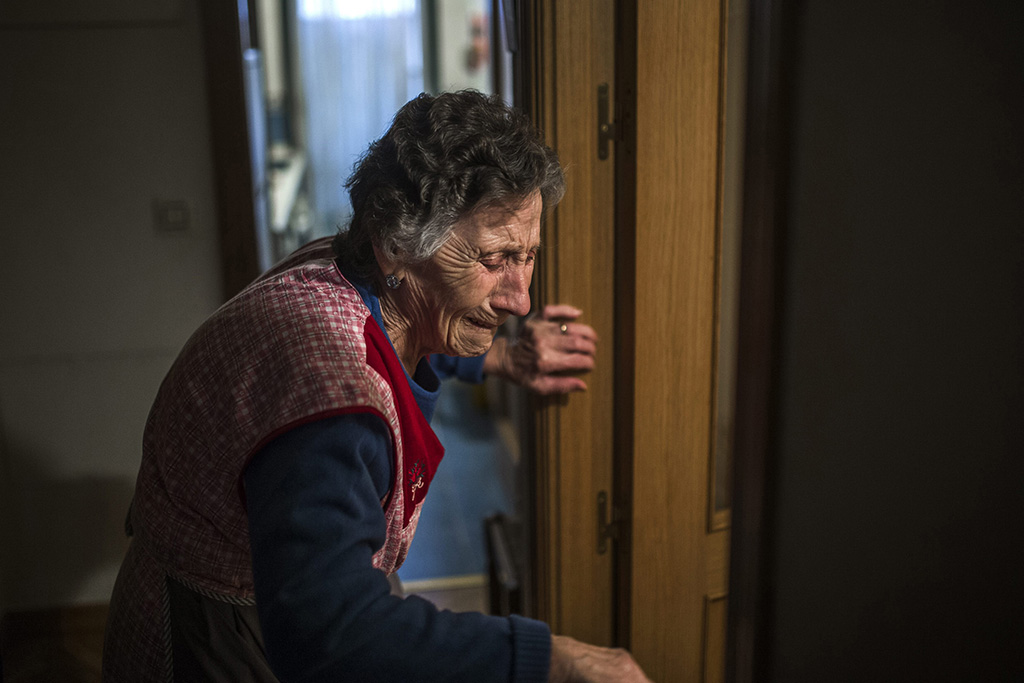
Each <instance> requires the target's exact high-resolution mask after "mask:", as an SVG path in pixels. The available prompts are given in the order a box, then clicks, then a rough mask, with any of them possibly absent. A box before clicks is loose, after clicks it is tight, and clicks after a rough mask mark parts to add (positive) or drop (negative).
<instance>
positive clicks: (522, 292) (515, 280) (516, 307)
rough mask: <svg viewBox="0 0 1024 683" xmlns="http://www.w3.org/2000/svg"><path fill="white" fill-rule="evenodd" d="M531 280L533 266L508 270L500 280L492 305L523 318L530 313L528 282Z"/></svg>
mask: <svg viewBox="0 0 1024 683" xmlns="http://www.w3.org/2000/svg"><path fill="white" fill-rule="evenodd" d="M532 279H533V265H532V264H530V265H522V266H516V267H513V268H509V269H507V270H506V272H505V277H504V278H502V282H501V285H500V290H499V291H498V293H497V294H498V296H497V297H495V299H494V300H493V301H492V305H493V306H494V307H496V308H501V309H504V310H506V311H508V312H509V313H511V314H512V315H516V316H520V317H522V316H524V315H526V314H527V313H529V312H530V281H531V280H532Z"/></svg>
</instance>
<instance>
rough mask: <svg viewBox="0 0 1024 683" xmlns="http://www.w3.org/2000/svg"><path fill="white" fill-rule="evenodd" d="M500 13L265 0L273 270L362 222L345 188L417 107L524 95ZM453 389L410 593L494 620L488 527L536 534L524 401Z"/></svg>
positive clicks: (262, 75) (499, 392)
mask: <svg viewBox="0 0 1024 683" xmlns="http://www.w3.org/2000/svg"><path fill="white" fill-rule="evenodd" d="M495 10H497V11H498V12H500V9H499V8H498V7H497V3H493V4H492V2H491V0H386V1H384V0H381V1H376V2H373V1H367V0H256V1H255V3H253V5H252V11H253V12H254V16H252V17H250V24H251V25H253V26H255V31H256V40H255V41H254V44H255V45H256V48H254V49H253V50H250V51H249V52H248V53H247V55H246V65H247V66H248V65H253V66H252V67H250V68H252V69H253V70H254V71H255V73H256V76H255V77H253V78H251V79H250V80H249V82H248V83H247V86H249V87H250V88H251V89H252V90H253V92H251V93H249V94H248V98H249V102H250V106H249V111H250V115H251V116H254V117H256V119H257V121H256V122H255V125H252V130H254V131H256V133H257V134H256V135H250V138H251V139H250V146H251V148H252V158H253V163H254V169H253V174H254V177H259V175H260V174H261V173H263V172H265V174H266V192H265V203H266V206H265V207H262V206H260V207H257V210H256V215H257V217H258V216H260V215H261V214H263V215H265V216H266V217H267V218H266V220H265V221H262V222H261V221H259V220H257V243H258V244H260V245H262V247H261V255H260V258H261V264H260V265H261V269H265V268H267V267H269V266H270V265H272V264H273V263H275V262H276V261H278V260H279V259H281V258H283V257H284V256H286V255H287V254H289V253H290V252H291V251H293V250H294V249H296V248H298V247H299V246H302V245H303V244H305V243H307V242H309V241H311V240H314V239H319V238H325V237H330V236H333V235H334V234H336V233H337V232H338V230H339V229H344V227H345V225H346V224H347V223H348V220H349V218H350V215H351V207H350V205H349V202H348V196H347V192H346V190H345V187H344V184H345V181H346V180H347V178H348V176H349V175H350V174H351V172H352V170H353V168H354V166H355V164H356V163H357V162H358V160H359V157H360V155H361V154H362V153H363V152H364V151H365V150H366V148H367V147H368V145H369V144H370V142H372V141H373V140H375V139H377V138H379V137H380V136H381V135H382V134H383V133H384V132H385V131H386V129H387V127H388V126H389V125H390V121H391V118H392V116H393V115H394V113H395V112H396V111H397V110H398V109H399V108H400V107H401V106H402V105H403V104H405V103H406V102H407V101H408V100H410V99H412V98H414V97H415V96H416V95H418V94H419V93H420V92H424V91H426V92H434V93H436V92H440V91H442V90H458V89H464V88H472V89H476V90H480V91H482V92H486V93H494V92H502V94H505V95H506V99H510V97H509V96H508V93H509V90H508V89H509V87H510V85H509V84H510V83H511V76H510V60H509V59H508V58H507V50H506V49H505V44H504V42H503V41H502V40H501V36H502V31H500V30H499V28H498V27H497V25H496V22H495V21H494V20H493V14H494V12H495ZM499 53H505V54H504V55H502V54H499ZM261 164H262V165H264V168H257V167H256V166H257V165H261ZM256 201H257V202H260V201H261V197H260V194H259V193H257V196H256ZM446 384H447V386H446V388H445V390H444V392H442V395H441V398H440V399H439V403H438V406H437V410H436V412H435V415H434V418H433V420H432V426H433V427H434V431H435V432H436V433H437V435H438V437H439V438H440V440H441V442H442V443H443V444H444V446H445V449H446V455H445V459H444V462H443V464H442V465H441V467H440V468H439V470H438V472H437V475H436V476H435V479H434V481H433V483H432V486H431V495H430V497H429V499H428V502H427V503H426V504H425V505H424V507H423V511H422V515H421V517H420V521H419V525H418V528H417V535H416V541H415V543H414V549H413V551H412V552H411V553H410V555H409V558H408V559H407V560H406V562H405V564H404V565H403V566H402V568H401V569H400V570H399V572H398V575H399V577H400V578H401V580H402V582H403V585H404V587H405V590H406V592H407V593H416V594H420V595H425V596H427V597H430V598H432V599H434V600H435V602H444V603H445V604H444V605H443V606H447V607H453V608H458V609H471V610H477V611H483V612H486V611H488V610H489V604H490V603H491V598H490V595H489V589H488V585H489V573H490V572H489V571H488V567H489V553H488V543H487V538H486V534H485V521H486V520H487V519H489V518H492V521H493V518H496V517H498V518H501V519H507V520H512V521H511V523H510V524H509V525H506V526H505V527H504V528H506V529H509V528H515V529H516V530H520V531H521V530H522V529H524V528H525V525H523V524H521V523H516V520H519V519H521V517H522V515H523V513H524V512H525V510H526V507H527V501H528V499H529V495H528V491H524V490H523V485H524V484H525V478H524V477H522V476H520V465H521V463H522V458H521V457H520V453H519V446H518V439H517V438H515V437H514V436H513V435H514V434H515V433H516V432H517V430H516V428H515V427H514V426H512V425H511V424H510V420H511V419H512V417H511V416H512V415H513V414H515V409H514V408H511V407H510V405H509V404H510V401H515V400H517V399H516V398H515V397H514V396H513V397H510V396H509V395H507V392H506V390H505V389H504V388H502V387H501V386H500V385H498V384H497V383H496V382H490V381H489V382H488V383H486V384H484V385H481V386H471V385H466V384H463V383H461V382H459V381H457V380H446ZM486 527H487V528H489V529H493V524H488V525H486ZM492 533H493V532H492ZM510 545H511V546H512V547H516V548H518V547H526V546H527V544H525V543H522V542H520V541H516V542H514V543H512V544H510ZM516 559H517V564H519V563H522V562H524V560H523V558H522V557H521V556H517V558H516Z"/></svg>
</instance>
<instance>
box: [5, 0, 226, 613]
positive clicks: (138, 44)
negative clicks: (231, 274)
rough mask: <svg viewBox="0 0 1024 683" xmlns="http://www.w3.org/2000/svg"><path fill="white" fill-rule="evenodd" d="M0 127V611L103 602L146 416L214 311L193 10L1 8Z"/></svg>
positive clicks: (151, 6)
mask: <svg viewBox="0 0 1024 683" xmlns="http://www.w3.org/2000/svg"><path fill="white" fill-rule="evenodd" d="M0 122H2V125H0V157H2V159H3V162H2V163H0V224H2V229H0V293H2V294H0V524H2V527H0V533H2V537H0V540H2V543H0V547H2V548H3V552H2V554H0V571H2V577H0V578H2V582H0V591H2V592H0V610H2V609H6V610H8V611H10V610H18V609H29V608H37V607H47V606H56V605H66V604H74V603H89V602H100V601H105V600H106V599H107V598H108V597H109V594H110V590H111V587H112V585H113V580H114V576H115V574H116V571H117V567H118V565H119V562H120V559H121V556H122V553H123V551H124V548H125V540H124V538H123V521H124V516H125V511H126V507H127V504H128V501H129V499H130V497H131V493H132V490H133V488H134V480H135V474H136V471H137V469H138V463H139V458H140V444H141V434H142V429H143V425H144V422H145V419H146V415H147V412H148V409H149V405H150V403H151V401H152V398H153V396H154V394H155V392H156V389H157V386H158V385H159V382H160V381H161V379H162V376H163V374H164V373H165V372H166V370H167V368H168V367H169V365H170V363H171V362H172V361H173V359H174V357H175V355H176V353H177V350H178V349H179V348H180V346H181V345H182V344H183V343H184V341H185V339H186V338H187V337H188V335H189V334H190V333H191V331H192V330H193V329H194V328H195V327H196V326H197V325H198V324H199V323H200V322H201V321H202V319H203V318H204V317H205V316H206V315H208V314H209V313H210V312H211V311H212V310H213V309H214V308H215V307H216V306H217V305H218V302H219V300H220V285H219V275H218V268H219V264H218V260H217V259H218V252H217V246H216V226H215V207H214V196H213V182H212V171H211V164H212V161H211V157H210V151H209V131H208V126H207V109H206V98H205V91H204V72H203V55H202V44H201V40H200V31H199V19H198V11H197V5H196V4H195V0H160V1H157V0H146V1H144V2H127V1H125V0H103V1H99V2H90V3H71V2H60V1H56V0H55V1H51V2H33V1H31V0H6V2H5V3H4V5H3V6H2V8H0ZM154 200H184V201H185V202H187V205H188V207H189V210H190V227H189V228H188V229H186V230H184V231H177V232H166V231H158V230H157V229H156V227H155V223H154V217H153V211H152V202H153V201H154Z"/></svg>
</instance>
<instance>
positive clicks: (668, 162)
mask: <svg viewBox="0 0 1024 683" xmlns="http://www.w3.org/2000/svg"><path fill="white" fill-rule="evenodd" d="M725 18H726V7H725V3H724V2H720V1H719V0H699V1H693V2H683V3H679V2H668V1H665V0H648V1H646V2H640V3H638V5H637V15H636V26H637V49H636V60H637V63H636V101H635V119H636V159H635V173H636V207H635V219H634V220H635V223H634V225H633V230H632V232H633V239H634V247H633V248H634V250H635V253H636V269H635V279H634V281H633V283H631V284H632V285H633V287H634V290H635V309H634V310H635V315H634V317H633V319H632V320H631V321H630V324H631V325H632V326H633V328H634V330H635V346H634V348H633V349H632V352H631V356H632V358H631V361H632V364H633V366H634V368H635V370H634V375H633V378H632V387H631V393H632V395H633V397H634V409H633V413H634V421H633V439H632V443H631V444H630V446H631V453H630V454H629V455H630V456H631V458H632V478H633V481H632V498H633V504H632V535H631V539H632V544H631V554H630V557H629V560H628V561H629V569H628V571H629V573H630V575H631V582H630V616H629V623H630V628H629V645H630V648H631V649H632V651H633V653H634V655H635V657H636V658H637V660H638V661H639V662H640V664H641V665H642V666H643V667H644V669H645V670H646V671H647V673H648V675H649V676H650V677H651V678H652V679H654V680H673V681H702V680H721V679H722V676H723V673H724V632H725V614H726V613H727V610H726V604H727V599H728V598H727V595H726V591H727V585H728V578H727V577H728V547H729V538H728V536H729V531H728V508H727V506H726V505H718V506H716V504H715V486H714V482H715V476H714V474H715V462H716V461H715V457H714V455H715V450H716V449H715V445H716V441H718V444H719V446H721V447H727V443H725V444H723V443H721V441H720V440H718V439H716V436H715V434H716V431H717V426H716V404H717V394H718V391H717V389H718V387H717V382H718V376H719V373H718V372H716V370H717V366H716V361H717V360H718V356H719V353H720V350H719V343H718V342H719V337H718V333H719V329H720V326H721V325H720V324H721V322H722V319H721V317H720V315H719V295H720V293H721V292H720V276H721V273H722V268H721V263H720V260H719V259H720V258H721V255H722V233H721V225H722V208H723V205H722V202H723V194H722V179H723V175H722V171H723V165H724V161H723V152H724V144H723V142H724V135H723V131H724V126H723V121H724V103H725V90H724V82H725V79H724V77H723V74H724V72H725V67H726V62H725V46H726V40H725V39H726V35H727V31H726V30H725ZM623 284H624V283H619V286H622V285H623ZM727 353H728V351H727ZM719 462H720V463H727V459H720V460H719ZM720 467H721V465H719V468H720Z"/></svg>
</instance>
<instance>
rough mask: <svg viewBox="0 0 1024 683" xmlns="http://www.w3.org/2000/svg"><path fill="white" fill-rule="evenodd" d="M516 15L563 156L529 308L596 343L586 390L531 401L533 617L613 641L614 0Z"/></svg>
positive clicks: (551, 134)
mask: <svg viewBox="0 0 1024 683" xmlns="http://www.w3.org/2000/svg"><path fill="white" fill-rule="evenodd" d="M520 10H521V14H520V15H519V20H520V27H521V29H520V32H519V38H520V50H521V54H520V55H519V59H520V61H519V74H518V75H517V78H516V81H517V84H518V85H519V92H518V93H517V94H518V95H519V102H520V105H521V106H522V107H523V108H524V109H525V110H526V111H527V112H528V113H529V114H530V115H531V117H532V118H533V120H534V122H535V123H536V124H537V126H538V127H539V128H540V129H541V131H542V132H543V134H544V136H545V140H546V142H547V143H548V144H549V145H551V146H552V147H553V148H555V149H556V150H557V151H558V154H559V157H560V159H561V161H562V164H563V167H564V168H565V169H566V177H567V183H568V190H567V193H566V197H565V198H564V199H563V200H562V202H561V204H560V205H559V206H558V208H557V209H556V210H555V211H554V212H553V213H552V214H551V215H550V216H548V217H547V220H546V223H545V226H544V233H543V237H542V242H543V243H544V244H545V245H546V246H545V248H544V249H545V251H544V256H543V258H542V260H541V264H542V265H541V267H540V268H539V269H538V272H537V273H536V276H535V279H536V282H535V288H534V302H535V306H540V305H543V304H545V303H570V304H573V305H575V306H577V307H579V308H581V309H583V311H584V317H583V319H582V320H583V322H587V323H588V324H590V325H591V326H593V327H594V328H595V330H596V331H597V333H598V336H599V337H600V339H601V342H600V344H599V349H598V365H597V368H596V369H595V370H594V372H593V373H591V374H590V375H588V376H587V378H586V381H587V384H588V387H589V390H588V391H587V392H585V393H582V394H573V395H571V396H567V397H560V398H553V399H536V398H535V399H533V401H532V403H533V410H532V412H531V415H532V419H531V425H530V426H531V429H530V431H531V432H532V438H531V439H530V440H529V443H531V451H530V455H531V460H532V462H533V463H534V475H535V476H534V482H535V487H534V489H535V490H534V501H535V508H534V524H533V534H531V535H532V542H533V543H532V544H533V552H532V558H533V561H532V562H531V564H532V570H533V572H532V576H533V581H532V584H533V586H534V601H533V602H534V605H535V610H534V611H535V614H536V616H538V617H539V618H541V619H543V620H545V621H546V622H547V623H548V624H550V625H551V627H552V630H553V631H555V632H557V633H563V634H566V635H570V636H573V637H575V638H578V639H581V640H584V641H586V642H591V643H596V644H601V645H610V644H612V643H613V642H614V639H615V628H614V624H615V605H614V601H613V595H614V573H613V572H614V553H613V552H610V551H608V552H605V553H603V554H602V553H599V552H598V533H599V529H598V516H597V500H598V494H599V493H600V492H602V491H603V492H605V493H606V494H608V495H609V496H612V500H611V501H610V503H611V505H612V506H613V507H614V506H615V505H617V502H616V501H615V500H614V497H613V488H612V483H613V476H612V468H613V462H614V430H613V420H614V417H615V415H614V405H613V396H614V395H615V391H614V378H615V368H616V353H615V348H616V325H615V324H614V319H615V306H614V296H615V289H614V282H615V278H614V276H612V273H613V271H614V269H615V258H614V253H615V234H614V231H615V220H614V210H615V209H614V207H615V199H614V195H615V161H614V158H615V157H614V152H613V153H612V155H611V157H610V158H608V159H606V160H600V159H598V152H597V135H598V123H597V114H598V112H597V91H598V86H599V85H600V84H601V83H607V84H608V85H609V86H610V88H614V84H615V69H614V65H615V35H614V12H615V2H614V0H599V1H595V2H587V3H568V2H557V1H555V0H532V1H531V2H524V3H520ZM612 96H613V99H614V92H612Z"/></svg>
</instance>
